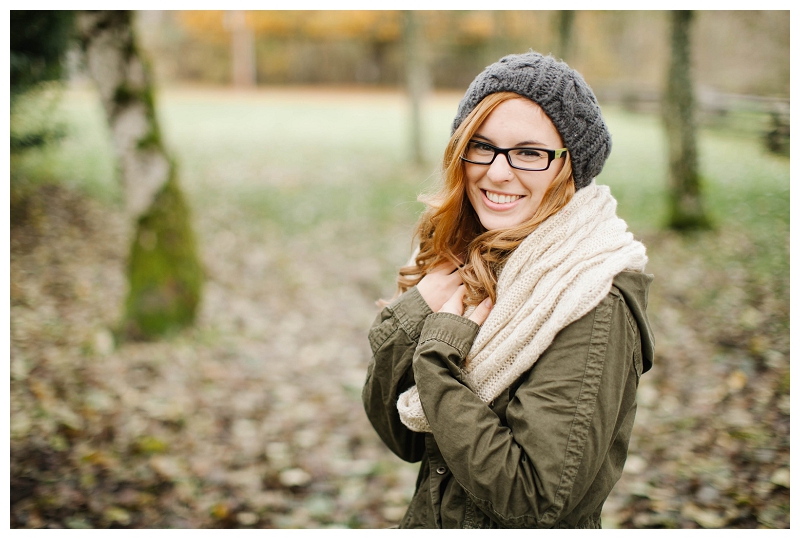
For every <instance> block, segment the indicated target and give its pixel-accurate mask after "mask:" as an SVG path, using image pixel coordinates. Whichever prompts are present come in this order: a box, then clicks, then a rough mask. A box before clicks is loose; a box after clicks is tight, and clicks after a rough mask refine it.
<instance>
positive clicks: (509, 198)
mask: <svg viewBox="0 0 800 539" xmlns="http://www.w3.org/2000/svg"><path fill="white" fill-rule="evenodd" d="M484 193H486V198H488V199H489V200H491V201H492V202H494V203H495V204H508V203H509V202H514V201H515V200H517V199H520V198H522V195H498V194H497V193H492V192H490V191H484Z"/></svg>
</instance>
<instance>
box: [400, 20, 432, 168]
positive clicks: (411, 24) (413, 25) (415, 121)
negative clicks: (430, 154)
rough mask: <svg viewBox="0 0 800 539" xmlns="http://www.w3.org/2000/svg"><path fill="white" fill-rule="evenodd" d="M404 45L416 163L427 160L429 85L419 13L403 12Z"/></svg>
mask: <svg viewBox="0 0 800 539" xmlns="http://www.w3.org/2000/svg"><path fill="white" fill-rule="evenodd" d="M403 19H404V20H403V23H404V24H403V45H404V49H405V57H406V58H405V59H406V89H407V91H408V97H409V102H410V105H411V111H410V112H411V114H410V120H411V121H410V124H411V125H410V127H411V130H410V131H411V155H412V158H413V160H414V162H415V163H416V164H422V163H423V162H424V161H425V154H424V152H423V142H422V101H423V98H424V96H425V93H426V91H427V87H428V84H429V82H428V80H429V79H428V71H427V64H426V62H425V56H424V52H423V43H422V33H421V31H420V21H419V14H418V13H417V12H415V11H404V12H403Z"/></svg>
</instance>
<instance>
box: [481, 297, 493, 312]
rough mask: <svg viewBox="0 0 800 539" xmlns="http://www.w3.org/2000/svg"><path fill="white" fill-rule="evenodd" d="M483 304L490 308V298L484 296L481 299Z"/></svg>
mask: <svg viewBox="0 0 800 539" xmlns="http://www.w3.org/2000/svg"><path fill="white" fill-rule="evenodd" d="M483 305H484V306H486V307H487V308H489V309H491V308H492V298H486V299H485V300H483Z"/></svg>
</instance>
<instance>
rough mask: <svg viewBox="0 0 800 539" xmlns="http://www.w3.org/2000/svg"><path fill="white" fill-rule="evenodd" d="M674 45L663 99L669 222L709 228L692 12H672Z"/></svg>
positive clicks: (681, 227)
mask: <svg viewBox="0 0 800 539" xmlns="http://www.w3.org/2000/svg"><path fill="white" fill-rule="evenodd" d="M670 17H671V19H672V25H671V27H672V47H671V54H670V63H669V69H668V71H667V85H666V92H665V95H664V102H663V115H664V126H665V128H666V133H667V145H668V148H669V217H668V219H669V221H668V226H669V227H670V228H673V229H677V230H691V229H700V228H708V227H709V220H708V217H707V216H706V213H705V209H704V205H703V198H702V193H701V185H700V184H701V181H700V175H699V173H698V170H697V141H696V136H695V121H694V93H693V87H692V76H691V46H690V36H689V34H690V30H691V21H692V12H691V11H672V12H670Z"/></svg>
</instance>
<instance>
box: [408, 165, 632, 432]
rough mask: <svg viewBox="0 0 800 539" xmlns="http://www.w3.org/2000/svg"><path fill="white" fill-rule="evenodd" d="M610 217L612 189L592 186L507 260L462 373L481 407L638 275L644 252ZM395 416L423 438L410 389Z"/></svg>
mask: <svg viewBox="0 0 800 539" xmlns="http://www.w3.org/2000/svg"><path fill="white" fill-rule="evenodd" d="M616 211H617V201H616V200H615V199H614V197H613V196H611V190H610V189H609V188H608V187H607V186H605V185H597V184H595V183H594V181H592V182H591V183H590V184H589V185H588V186H587V187H586V188H584V189H581V190H580V191H578V192H576V193H575V196H573V197H572V200H571V201H570V202H569V203H568V204H567V205H566V206H564V207H563V208H562V209H561V210H560V211H559V212H558V213H556V214H555V215H553V216H551V217H550V218H549V219H547V220H546V221H545V222H543V223H542V224H541V225H540V226H539V227H538V228H537V229H536V230H535V231H534V232H533V233H531V235H530V236H528V237H527V238H525V240H524V241H523V242H522V243H521V244H520V245H519V247H517V249H516V250H515V251H514V253H513V254H512V255H511V257H509V259H508V261H507V262H506V265H505V267H504V268H503V270H502V272H501V273H500V276H499V278H498V282H497V302H496V304H495V306H494V308H493V309H492V311H491V313H490V314H489V317H488V318H487V319H486V321H485V322H484V324H483V326H481V329H480V331H479V332H478V335H477V336H476V337H475V341H474V342H473V343H472V348H471V349H470V351H469V354H468V355H467V362H466V363H467V368H466V369H465V370H464V373H465V380H466V381H467V383H468V385H469V386H470V387H472V388H474V391H475V393H476V394H477V395H478V397H479V398H480V399H481V400H482V401H483V402H491V401H492V400H493V399H494V398H495V397H497V396H498V395H499V394H500V393H501V392H502V391H503V390H505V389H506V388H507V387H508V386H510V385H511V384H512V383H513V382H514V380H516V379H517V378H518V377H519V376H521V375H522V374H524V373H525V372H526V371H527V370H528V369H530V368H531V367H532V366H533V365H534V363H536V360H537V359H539V356H541V355H542V353H544V351H545V350H546V349H547V347H548V346H550V343H551V342H553V339H554V338H555V336H556V334H557V333H558V332H559V331H561V329H563V328H565V327H566V326H568V325H569V324H571V323H572V322H574V321H576V320H578V319H579V318H581V317H582V316H584V315H586V314H587V313H589V312H590V311H591V310H592V309H594V308H595V307H596V306H597V305H598V304H599V303H600V302H601V301H602V299H603V298H604V297H606V295H608V293H609V292H610V290H611V284H612V281H613V280H614V277H615V276H616V275H617V274H618V273H621V272H623V271H638V272H643V271H644V267H645V264H646V263H647V255H646V254H645V247H644V245H643V244H642V243H641V242H639V241H636V240H634V239H633V234H631V233H630V232H627V224H626V223H625V221H623V220H622V219H620V218H619V217H617V214H616ZM397 409H398V412H399V413H400V420H401V421H402V422H403V424H404V425H405V426H407V427H408V428H409V429H411V430H413V431H416V432H430V426H429V425H428V421H427V419H426V418H425V414H424V412H423V410H422V404H421V402H420V398H419V392H418V391H417V387H416V386H412V387H411V388H410V389H408V390H407V391H405V392H404V393H403V394H401V395H400V398H399V399H398V401H397Z"/></svg>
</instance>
